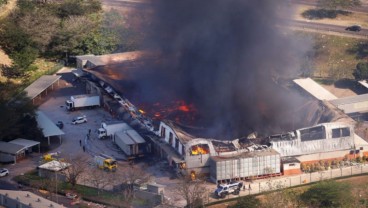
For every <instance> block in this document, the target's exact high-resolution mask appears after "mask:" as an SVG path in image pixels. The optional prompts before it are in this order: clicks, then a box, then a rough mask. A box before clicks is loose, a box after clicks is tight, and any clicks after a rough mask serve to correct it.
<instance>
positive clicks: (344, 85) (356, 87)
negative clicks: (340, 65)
mask: <svg viewBox="0 0 368 208" xmlns="http://www.w3.org/2000/svg"><path fill="white" fill-rule="evenodd" d="M334 85H335V87H336V88H341V89H350V90H352V91H353V92H355V93H356V94H358V95H361V94H365V93H368V90H367V89H366V88H365V87H363V86H361V85H360V84H359V83H358V82H357V81H356V80H353V79H341V80H338V81H336V82H335V83H334Z"/></svg>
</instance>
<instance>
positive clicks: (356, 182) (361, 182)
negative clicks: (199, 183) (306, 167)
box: [206, 173, 368, 208]
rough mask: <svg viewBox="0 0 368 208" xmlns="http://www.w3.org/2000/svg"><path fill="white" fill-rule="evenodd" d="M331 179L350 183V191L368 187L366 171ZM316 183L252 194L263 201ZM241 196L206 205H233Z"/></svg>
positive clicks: (298, 191)
mask: <svg viewBox="0 0 368 208" xmlns="http://www.w3.org/2000/svg"><path fill="white" fill-rule="evenodd" d="M332 180H335V181H338V182H346V183H348V184H350V185H351V186H352V190H351V191H352V193H356V192H359V191H360V190H362V189H364V188H367V187H368V174H367V173H363V174H358V175H354V176H343V177H339V178H335V179H332ZM317 183H319V181H316V182H312V183H308V184H301V185H298V186H293V187H287V188H285V189H275V190H273V191H269V192H264V193H258V194H254V196H256V197H257V198H258V199H260V200H261V201H264V200H265V198H266V197H267V195H268V194H272V193H274V192H279V191H280V190H281V191H285V190H286V191H288V190H289V191H294V192H295V193H302V192H304V191H306V190H308V189H309V188H310V187H312V186H313V185H315V184H317ZM243 197H246V196H242V197H236V198H229V199H225V200H221V201H215V202H211V203H209V204H207V205H206V207H209V208H221V207H224V205H225V204H226V206H228V205H234V204H235V203H236V202H237V201H238V200H239V199H240V198H243Z"/></svg>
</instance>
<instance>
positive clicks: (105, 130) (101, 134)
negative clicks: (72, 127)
mask: <svg viewBox="0 0 368 208" xmlns="http://www.w3.org/2000/svg"><path fill="white" fill-rule="evenodd" d="M130 129H132V127H130V126H129V125H128V124H127V123H125V122H123V121H110V122H102V123H101V128H99V129H98V131H97V133H98V138H99V139H103V138H113V137H114V135H115V133H116V132H118V131H125V130H130Z"/></svg>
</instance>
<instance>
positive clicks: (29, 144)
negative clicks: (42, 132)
mask: <svg viewBox="0 0 368 208" xmlns="http://www.w3.org/2000/svg"><path fill="white" fill-rule="evenodd" d="M9 143H11V144H18V145H22V146H24V147H25V148H26V149H28V148H31V147H33V146H37V145H38V152H40V142H37V141H33V140H28V139H20V138H19V139H14V140H12V141H10V142H9Z"/></svg>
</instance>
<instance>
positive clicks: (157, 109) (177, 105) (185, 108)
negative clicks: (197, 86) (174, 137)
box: [139, 100, 198, 123]
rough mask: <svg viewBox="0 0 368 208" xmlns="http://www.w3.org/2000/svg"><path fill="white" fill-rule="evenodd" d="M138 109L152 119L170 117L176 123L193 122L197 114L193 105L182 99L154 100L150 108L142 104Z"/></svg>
mask: <svg viewBox="0 0 368 208" xmlns="http://www.w3.org/2000/svg"><path fill="white" fill-rule="evenodd" d="M139 109H140V110H139V112H140V113H141V114H145V115H147V116H151V117H152V118H153V119H157V120H160V119H163V118H170V119H172V120H174V121H176V122H178V123H190V122H193V121H195V120H196V119H197V116H198V114H197V109H196V108H195V106H194V105H193V104H191V103H187V102H186V101H184V100H175V101H172V102H170V103H159V102H156V103H154V104H153V105H152V107H151V108H148V106H146V105H145V104H142V105H141V106H139ZM143 109H144V110H143Z"/></svg>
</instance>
